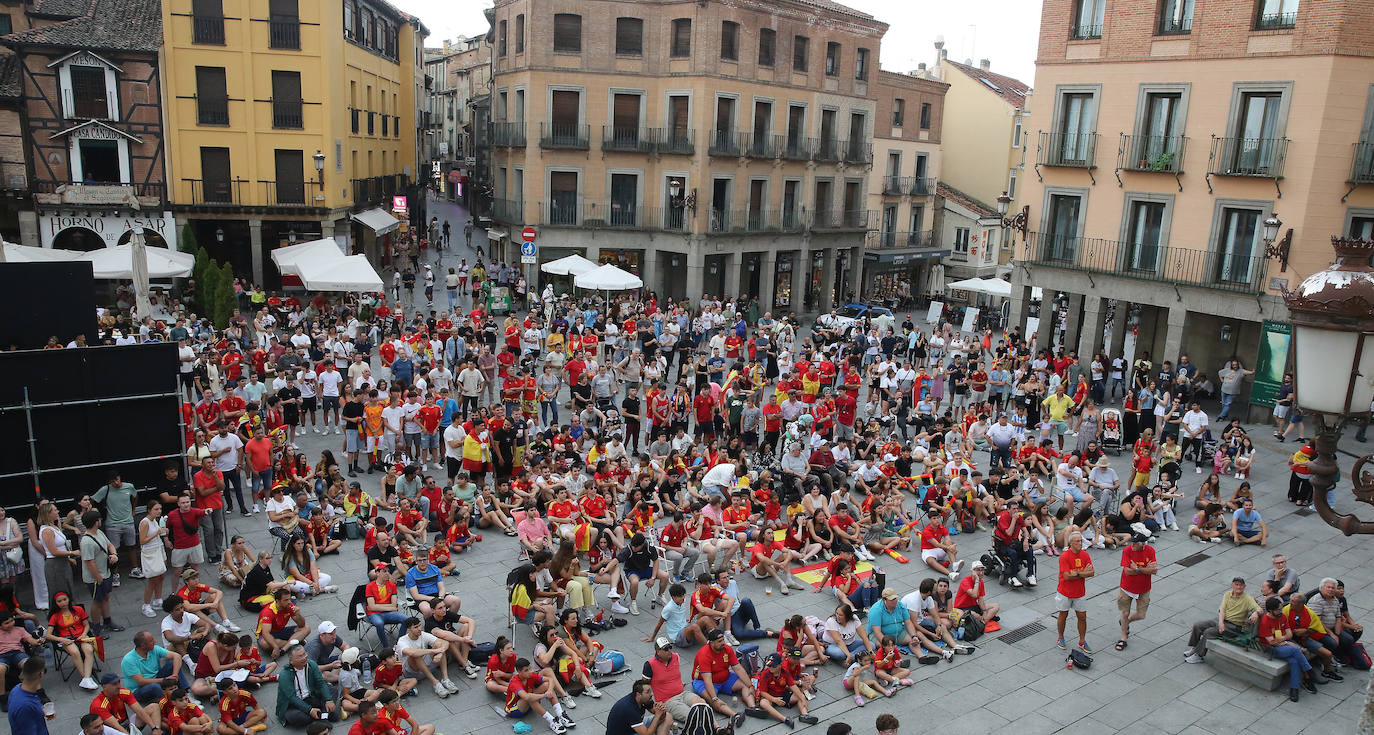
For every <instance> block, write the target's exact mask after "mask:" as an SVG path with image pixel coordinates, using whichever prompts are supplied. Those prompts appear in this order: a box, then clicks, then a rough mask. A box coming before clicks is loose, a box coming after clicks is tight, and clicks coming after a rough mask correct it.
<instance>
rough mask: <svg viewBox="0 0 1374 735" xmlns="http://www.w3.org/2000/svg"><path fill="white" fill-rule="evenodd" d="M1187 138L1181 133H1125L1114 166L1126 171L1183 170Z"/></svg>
mask: <svg viewBox="0 0 1374 735" xmlns="http://www.w3.org/2000/svg"><path fill="white" fill-rule="evenodd" d="M1187 149H1188V138H1187V137H1186V136H1182V135H1168V136H1165V135H1125V134H1123V135H1122V136H1121V146H1120V147H1119V148H1118V149H1117V152H1116V167H1117V168H1119V169H1125V170H1127V171H1158V172H1160V173H1168V174H1177V173H1182V172H1183V154H1184V153H1186V152H1187Z"/></svg>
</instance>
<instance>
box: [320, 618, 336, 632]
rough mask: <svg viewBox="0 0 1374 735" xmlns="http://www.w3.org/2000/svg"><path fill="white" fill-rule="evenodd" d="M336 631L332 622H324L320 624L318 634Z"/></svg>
mask: <svg viewBox="0 0 1374 735" xmlns="http://www.w3.org/2000/svg"><path fill="white" fill-rule="evenodd" d="M336 630H338V628H337V627H335V625H334V623H333V622H332V621H329V620H326V621H324V622H323V623H320V632H321V633H333V632H334V631H336Z"/></svg>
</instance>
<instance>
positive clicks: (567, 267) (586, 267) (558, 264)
mask: <svg viewBox="0 0 1374 735" xmlns="http://www.w3.org/2000/svg"><path fill="white" fill-rule="evenodd" d="M598 267H599V266H597V264H596V263H593V262H592V261H590V260H587V259H586V258H584V257H582V256H581V255H569V256H568V257H566V258H559V259H558V260H551V261H549V262H547V263H545V264H543V265H541V266H539V270H540V271H543V272H544V273H549V274H552V275H555V276H580V275H582V274H583V273H590V272H592V271H594V270H596V269H597V268H598Z"/></svg>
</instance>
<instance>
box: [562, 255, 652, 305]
mask: <svg viewBox="0 0 1374 735" xmlns="http://www.w3.org/2000/svg"><path fill="white" fill-rule="evenodd" d="M573 285H574V286H576V287H578V288H586V289H590V290H593V291H603V292H605V293H604V295H603V298H604V299H605V301H606V303H608V304H609V303H610V300H611V296H610V292H611V291H629V290H631V289H636V288H643V287H644V280H643V279H641V278H640V277H639V276H636V275H635V274H633V273H629V272H627V271H624V270H621V269H620V268H617V267H615V266H613V265H611V264H609V263H607V264H606V265H603V266H601V267H600V268H597V269H596V270H594V271H587V272H586V273H583V274H581V275H579V276H577V277H576V278H574V279H573Z"/></svg>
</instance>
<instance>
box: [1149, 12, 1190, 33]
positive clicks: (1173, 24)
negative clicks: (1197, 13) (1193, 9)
mask: <svg viewBox="0 0 1374 735" xmlns="http://www.w3.org/2000/svg"><path fill="white" fill-rule="evenodd" d="M1192 32H1193V18H1192V16H1189V17H1187V18H1160V19H1159V27H1158V28H1157V29H1156V30H1155V34H1156V35H1159V36H1181V35H1184V34H1187V33H1192Z"/></svg>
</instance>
